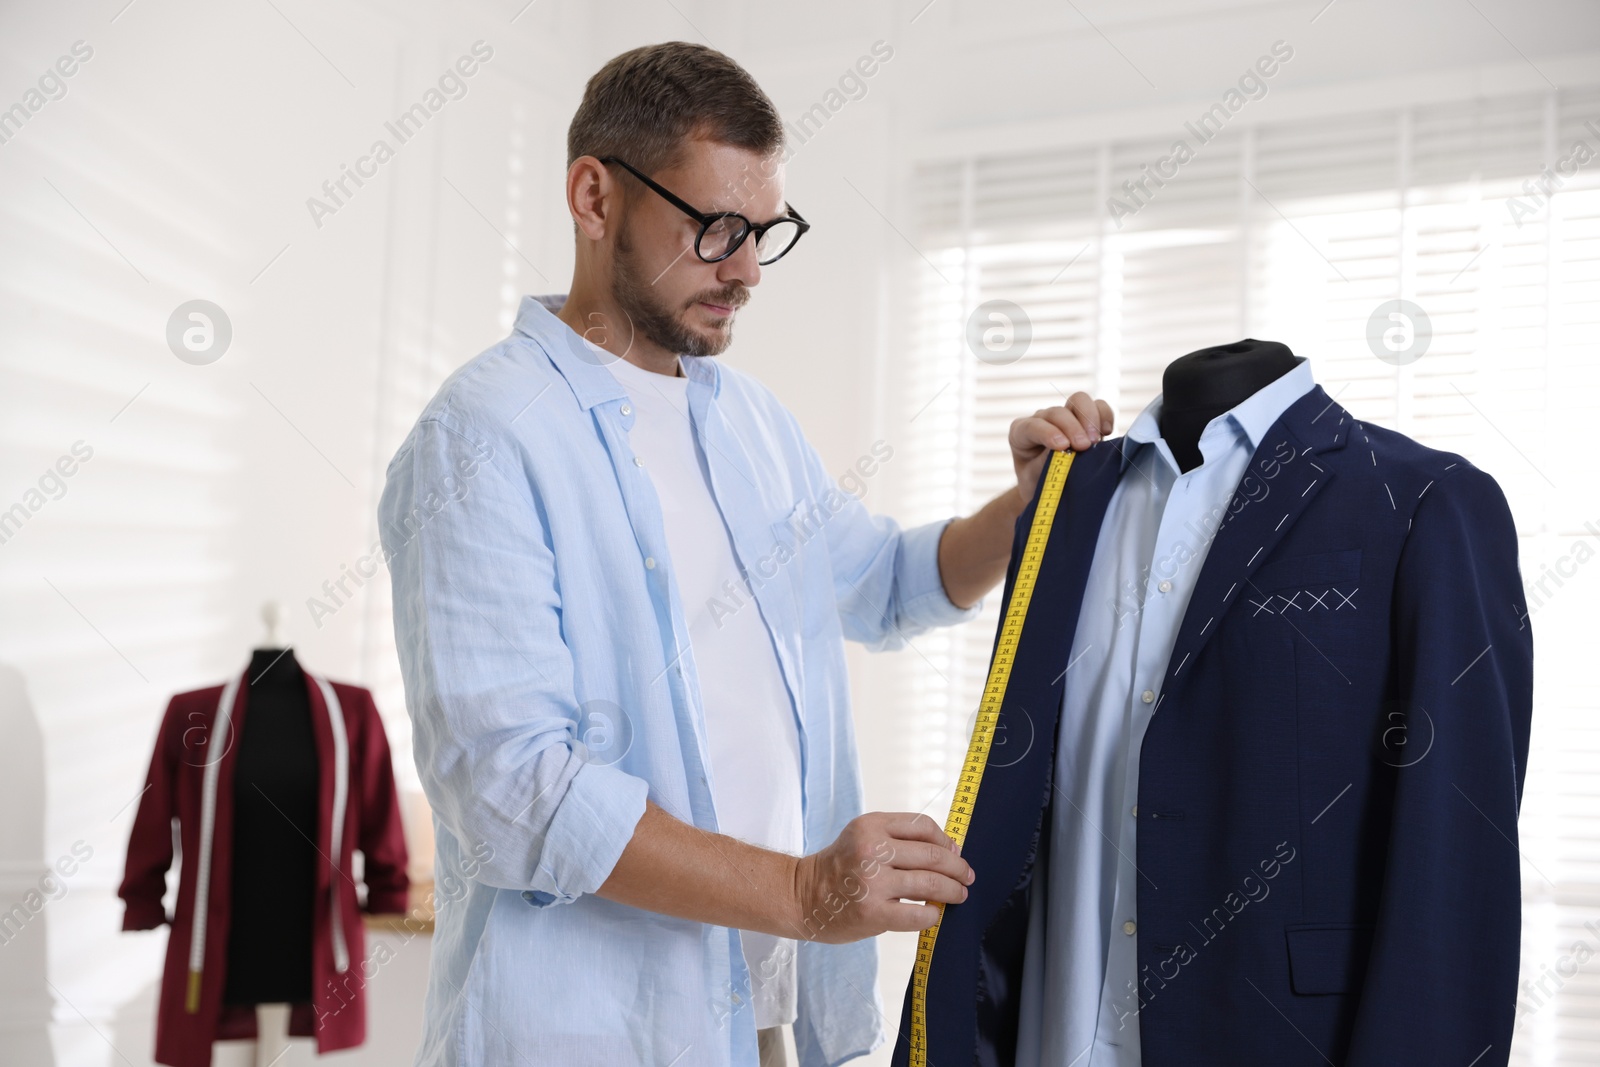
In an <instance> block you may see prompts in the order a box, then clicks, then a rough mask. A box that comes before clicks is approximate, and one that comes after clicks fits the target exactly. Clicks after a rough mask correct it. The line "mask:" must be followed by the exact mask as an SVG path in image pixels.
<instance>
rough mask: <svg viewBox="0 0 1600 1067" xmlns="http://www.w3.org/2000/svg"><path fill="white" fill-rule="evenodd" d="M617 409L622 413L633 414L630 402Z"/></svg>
mask: <svg viewBox="0 0 1600 1067" xmlns="http://www.w3.org/2000/svg"><path fill="white" fill-rule="evenodd" d="M618 410H619V411H621V412H622V413H623V414H624V415H632V414H633V405H631V404H623V405H622V407H621V408H619V409H618Z"/></svg>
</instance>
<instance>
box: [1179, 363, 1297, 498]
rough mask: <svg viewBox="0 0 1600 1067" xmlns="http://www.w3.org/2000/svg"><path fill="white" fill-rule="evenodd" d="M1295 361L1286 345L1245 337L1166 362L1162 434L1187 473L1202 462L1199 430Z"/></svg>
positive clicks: (1289, 369) (1256, 390) (1272, 379)
mask: <svg viewBox="0 0 1600 1067" xmlns="http://www.w3.org/2000/svg"><path fill="white" fill-rule="evenodd" d="M1298 362H1299V360H1298V359H1297V358H1296V356H1295V354H1294V353H1293V352H1291V351H1289V346H1288V345H1283V344H1279V343H1278V342H1277V341H1257V340H1254V339H1252V338H1248V337H1247V338H1245V339H1244V340H1243V341H1236V342H1234V343H1233V344H1231V345H1218V346H1216V347H1215V348H1202V349H1200V350H1199V351H1196V352H1190V353H1189V354H1188V355H1186V356H1179V357H1178V358H1177V359H1175V360H1173V361H1172V362H1171V363H1169V364H1167V370H1166V373H1165V374H1163V375H1162V377H1161V418H1160V423H1161V436H1162V438H1163V439H1164V440H1165V441H1166V442H1167V447H1168V448H1170V449H1171V450H1172V458H1173V459H1176V460H1177V461H1178V468H1179V469H1180V470H1182V471H1184V472H1185V473H1187V472H1188V471H1191V470H1193V469H1194V468H1196V467H1198V466H1200V464H1201V463H1202V462H1203V460H1204V457H1203V456H1202V455H1201V453H1200V432H1201V431H1202V430H1204V429H1205V428H1206V424H1207V423H1209V422H1210V421H1211V420H1212V419H1214V418H1216V417H1217V416H1218V415H1221V414H1222V413H1223V412H1225V411H1228V410H1229V409H1230V408H1233V407H1236V406H1238V404H1240V403H1241V402H1242V401H1244V400H1246V399H1248V398H1250V397H1251V396H1254V395H1255V394H1256V393H1257V392H1259V391H1260V390H1261V389H1262V388H1264V387H1265V386H1267V385H1269V384H1271V383H1272V382H1275V381H1277V380H1278V379H1279V378H1281V377H1283V376H1284V375H1285V374H1287V373H1288V372H1289V371H1291V370H1293V369H1294V367H1295V364H1296V363H1298Z"/></svg>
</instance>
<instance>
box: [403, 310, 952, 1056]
mask: <svg viewBox="0 0 1600 1067" xmlns="http://www.w3.org/2000/svg"><path fill="white" fill-rule="evenodd" d="M563 300H564V298H563V297H541V298H537V299H535V298H526V299H524V300H523V303H522V306H521V308H520V309H519V311H518V315H517V321H516V328H515V330H514V331H513V333H512V334H511V335H510V336H509V337H507V338H506V339H505V340H504V341H502V342H500V343H499V344H497V345H495V346H494V347H493V348H491V349H489V350H488V351H486V352H484V353H483V354H482V355H480V356H478V357H477V358H475V359H473V360H472V361H470V362H469V363H467V364H466V365H465V366H463V367H462V368H460V369H459V370H458V371H456V372H455V373H454V374H452V375H451V376H450V377H449V379H448V380H446V381H445V383H444V384H443V386H441V388H440V389H439V392H438V394H437V395H436V396H434V398H433V399H432V401H430V402H429V404H428V405H427V407H426V409H425V410H424V411H423V413H422V415H421V417H420V418H419V419H418V420H417V424H416V426H415V427H414V428H413V429H412V431H411V433H410V435H409V436H408V437H407V438H406V440H405V443H404V444H402V445H401V447H400V450H399V451H398V452H397V453H396V454H395V457H394V459H393V460H392V461H391V462H390V464H389V468H388V482H387V485H386V486H385V488H384V492H383V497H382V501H381V503H380V505H379V520H380V531H381V536H382V540H383V547H384V555H385V558H386V560H387V562H388V564H389V568H390V572H391V574H392V578H393V589H394V625H395V641H396V645H397V648H398V651H399V657H400V665H401V668H402V671H403V675H404V680H405V690H406V706H407V708H408V710H409V712H410V714H411V719H412V722H413V728H414V756H415V759H416V764H417V770H418V772H419V774H420V776H421V780H422V785H423V788H424V790H425V791H426V793H427V796H428V800H429V803H430V804H431V805H432V807H433V812H434V828H435V834H436V838H437V853H436V860H435V863H436V870H435V882H436V894H437V901H438V920H437V927H436V930H435V934H434V937H433V946H432V950H433V956H432V963H431V965H430V973H429V982H428V995H427V1002H426V1016H425V1019H424V1027H423V1040H422V1045H421V1049H420V1051H419V1052H418V1055H417V1060H416V1062H417V1063H418V1064H419V1065H430V1067H431V1065H452V1067H453V1065H473V1067H479V1065H486V1067H496V1065H502V1064H503V1065H507V1067H511V1065H528V1064H540V1065H543V1064H561V1065H562V1067H583V1065H589V1064H592V1065H595V1067H629V1065H634V1064H638V1065H650V1067H665V1065H667V1064H677V1065H680V1067H686V1065H688V1064H691V1063H692V1064H696V1065H701V1064H709V1065H712V1067H723V1065H728V1067H733V1065H737V1067H755V1065H756V1063H757V1050H756V1033H755V1028H754V1024H753V1021H752V1014H753V1013H752V1012H751V1010H750V1009H749V996H748V990H749V985H750V980H749V972H748V969H747V968H746V966H745V963H744V958H743V954H742V953H741V952H740V948H739V938H738V934H737V932H736V931H733V930H729V929H726V928H723V927H716V926H708V925H705V924H701V923H695V922H688V921H685V920H681V919H674V918H668V917H666V916H663V915H657V914H655V913H652V912H647V911H643V910H639V909H636V908H631V907H627V906H625V905H621V904H617V903H614V902H612V901H608V900H605V899H604V898H602V897H599V896H596V895H595V890H596V889H597V888H598V887H599V886H600V884H601V883H602V882H604V881H605V879H606V877H607V876H608V875H609V874H610V873H611V870H612V868H613V867H614V866H615V864H616V861H617V858H618V857H619V856H620V855H621V853H622V850H623V848H624V846H626V844H627V843H628V840H629V838H630V837H631V836H632V834H633V830H634V827H635V825H636V823H637V822H638V820H639V817H640V816H641V815H642V814H643V812H644V806H645V798H646V797H647V796H648V797H649V798H650V799H651V800H654V801H655V802H656V803H658V804H660V805H661V806H662V807H663V808H665V809H666V810H667V811H668V812H670V813H672V814H673V815H675V816H677V817H678V818H680V819H682V820H684V821H686V822H690V823H693V824H694V825H695V826H698V827H702V828H703V829H706V830H716V829H717V813H716V810H715V807H714V805H713V803H712V788H711V786H712V783H711V781H710V780H709V779H710V773H711V772H710V769H709V768H710V764H709V760H708V759H707V744H706V729H705V722H704V716H703V712H702V708H701V703H700V698H699V695H698V693H699V686H698V681H697V676H696V665H695V657H694V650H693V648H691V647H690V646H689V643H688V639H687V635H688V628H687V626H686V625H685V622H684V617H685V616H684V610H683V605H682V604H681V603H680V602H679V596H678V592H677V589H676V587H675V584H674V581H673V573H674V572H673V562H672V558H671V555H670V553H669V552H668V551H667V539H666V535H665V532H664V529H663V524H662V517H661V508H660V504H659V502H658V501H657V498H656V495H655V491H654V489H653V488H652V486H651V483H650V480H649V478H648V477H647V475H646V474H645V469H644V466H643V464H642V459H643V457H639V461H638V462H636V459H635V455H634V453H633V451H632V450H631V449H630V447H629V441H628V430H629V427H630V426H631V425H632V422H633V410H632V406H631V405H630V404H629V402H628V396H627V393H626V391H625V390H624V389H623V387H622V386H621V385H620V384H619V383H618V382H617V380H616V378H615V377H614V376H613V375H612V374H611V372H610V371H609V370H608V369H607V368H606V366H605V364H606V363H608V362H609V361H611V360H612V359H613V358H615V357H612V356H610V355H608V354H606V353H604V352H602V351H600V350H599V349H596V348H594V347H592V346H591V345H589V344H588V343H587V342H586V341H584V340H583V339H582V338H580V337H579V336H578V335H577V334H576V333H574V332H573V331H572V330H571V329H569V328H568V327H567V326H566V324H564V323H563V322H561V320H560V319H558V318H556V317H555V315H554V314H552V312H553V311H555V310H559V308H560V306H561V304H562V302H563ZM683 367H684V371H685V373H686V374H687V375H688V376H689V378H690V379H691V382H690V384H689V387H688V396H689V407H690V412H691V417H692V421H693V424H694V428H695V432H696V434H697V438H698V440H699V443H700V446H701V450H702V452H703V454H704V457H705V462H706V468H707V469H706V475H707V477H708V479H709V483H710V485H711V487H712V492H713V495H714V496H715V498H716V501H717V505H718V507H719V509H720V510H721V512H722V517H723V520H724V522H725V523H726V526H727V529H728V533H729V536H730V537H731V539H732V542H733V544H734V547H735V549H736V551H737V554H738V557H739V560H740V564H741V566H742V567H743V568H744V570H745V587H744V588H743V589H740V588H738V587H732V588H731V589H730V596H736V597H739V598H740V599H741V601H751V600H753V603H754V605H755V607H754V608H753V609H752V608H750V607H744V608H742V609H741V610H759V611H760V612H761V616H762V618H763V619H764V620H765V622H766V625H767V628H768V630H769V631H770V634H771V637H772V641H773V645H774V648H775V650H776V653H777V658H778V662H779V664H780V666H781V668H782V672H783V678H784V683H785V686H786V689H787V693H788V697H789V699H790V700H791V701H792V709H791V710H792V713H793V714H794V715H795V716H796V719H797V722H798V724H799V729H800V738H801V758H802V765H801V777H802V788H803V821H804V831H805V849H806V851H807V852H813V851H815V850H817V849H819V848H821V847H823V846H824V845H827V844H828V843H829V842H831V841H832V840H833V839H834V838H835V837H836V836H837V835H838V833H839V831H840V830H841V829H842V828H843V827H844V825H845V823H847V822H848V821H849V820H850V819H852V818H853V817H855V816H856V815H859V814H860V813H861V810H862V800H861V775H860V767H859V763H858V759H857V753H856V747H855V738H854V733H853V730H852V726H851V719H850V708H849V688H848V681H847V678H846V673H845V654H844V639H845V638H847V637H848V638H851V639H852V640H855V641H859V642H862V643H863V644H865V645H866V646H867V647H869V648H871V649H888V648H897V647H900V646H901V645H903V644H904V643H905V641H906V639H907V638H909V637H911V636H913V635H915V634H916V633H918V632H920V631H922V630H924V629H926V628H928V627H931V626H936V625H945V624H949V623H954V622H960V621H962V620H965V619H970V618H972V617H973V616H974V615H976V614H977V613H978V611H979V610H980V609H981V607H982V605H981V604H976V605H973V606H972V607H970V608H967V609H964V610H963V609H960V608H957V607H956V606H955V605H954V604H952V603H951V602H950V600H949V598H948V597H947V596H946V595H945V591H944V586H943V584H942V582H941V580H940V576H939V570H938V562H937V549H938V543H939V537H940V534H941V533H942V531H943V528H944V525H945V523H946V522H948V521H949V520H948V519H946V520H944V521H943V522H937V523H932V524H929V525H925V526H919V527H916V528H914V529H907V530H902V529H901V528H900V527H899V526H897V525H896V524H895V523H894V522H893V521H891V520H890V519H887V518H884V517H882V516H874V515H872V514H870V513H869V512H868V511H867V508H866V507H865V505H863V504H862V502H861V501H860V499H859V498H857V497H856V496H853V495H851V494H850V493H848V492H845V491H843V490H841V489H840V488H839V487H838V485H837V484H836V481H835V478H834V477H833V476H832V475H830V473H829V472H828V471H827V470H826V469H825V468H824V467H823V464H822V461H821V459H820V458H819V457H818V455H817V453H816V451H815V450H814V449H813V448H812V447H811V446H810V444H809V443H807V441H806V439H805V437H804V435H803V434H802V433H801V431H800V427H799V425H798V424H797V423H796V422H795V419H794V417H793V416H792V415H791V414H790V413H789V412H788V411H787V410H786V409H785V408H784V407H783V406H782V405H781V404H780V403H779V402H778V401H777V399H776V398H775V397H773V395H772V393H771V392H769V391H768V390H767V389H766V388H765V387H763V386H762V385H761V384H760V383H759V382H757V381H756V380H755V379H753V378H751V377H749V376H748V375H745V374H743V373H740V372H738V371H735V370H733V369H732V368H730V367H728V366H726V365H724V364H722V363H721V362H720V361H718V360H716V359H712V358H686V359H684V360H683ZM884 452H887V453H888V455H887V456H886V455H884V454H883V453H884ZM892 454H893V453H892V450H891V449H879V450H878V452H877V453H875V454H872V455H870V456H869V457H868V458H869V460H870V464H869V465H871V466H876V465H878V464H879V463H881V462H882V461H883V460H885V459H887V458H889V457H890V456H892ZM857 470H858V473H859V472H861V470H862V468H861V467H859V466H858V468H857ZM851 484H854V483H853V482H852V483H851ZM798 983H799V993H798V1010H799V1018H798V1020H797V1022H796V1023H795V1041H796V1045H797V1047H798V1050H799V1053H800V1059H801V1063H802V1067H831V1065H833V1064H838V1063H842V1062H844V1061H845V1060H848V1059H850V1058H852V1057H855V1056H859V1055H861V1054H863V1053H865V1052H868V1051H869V1050H871V1049H873V1048H874V1047H876V1046H877V1045H878V1044H880V1043H881V1042H882V1041H883V1039H884V1031H883V1012H882V1003H881V1001H880V998H879V994H878V986H877V949H876V946H875V944H874V942H873V941H871V940H870V939H869V940H867V941H862V942H857V943H855V944H850V945H825V944H819V943H816V942H802V943H801V944H800V945H799V956H798Z"/></svg>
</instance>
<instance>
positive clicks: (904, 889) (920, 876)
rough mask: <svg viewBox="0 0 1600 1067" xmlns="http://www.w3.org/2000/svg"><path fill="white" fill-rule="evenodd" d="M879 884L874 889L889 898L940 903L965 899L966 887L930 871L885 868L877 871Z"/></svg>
mask: <svg viewBox="0 0 1600 1067" xmlns="http://www.w3.org/2000/svg"><path fill="white" fill-rule="evenodd" d="M878 878H879V879H880V880H881V886H875V887H874V889H875V891H879V892H881V894H882V896H884V897H887V898H888V899H889V900H926V901H929V902H937V903H940V904H959V903H961V902H962V901H963V900H966V899H967V887H966V886H964V885H962V884H961V883H960V882H958V881H956V880H955V879H954V878H946V877H945V876H944V875H942V874H935V873H934V872H932V871H901V870H893V869H890V870H885V871H882V872H880V873H879V875H878Z"/></svg>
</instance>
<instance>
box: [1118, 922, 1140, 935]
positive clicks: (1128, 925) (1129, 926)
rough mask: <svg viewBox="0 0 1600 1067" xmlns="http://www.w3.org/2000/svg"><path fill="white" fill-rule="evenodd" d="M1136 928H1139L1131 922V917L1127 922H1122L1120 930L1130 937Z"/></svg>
mask: <svg viewBox="0 0 1600 1067" xmlns="http://www.w3.org/2000/svg"><path fill="white" fill-rule="evenodd" d="M1137 929H1139V928H1138V927H1137V926H1135V925H1134V924H1133V920H1132V919H1129V920H1128V921H1127V922H1125V923H1123V924H1122V932H1123V933H1125V934H1127V935H1128V936H1130V937H1131V936H1133V932H1134V931H1135V930H1137Z"/></svg>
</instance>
